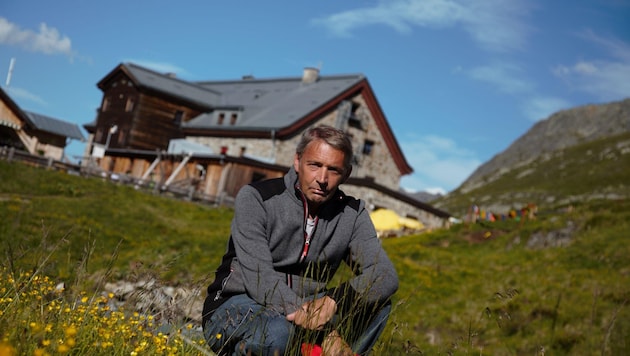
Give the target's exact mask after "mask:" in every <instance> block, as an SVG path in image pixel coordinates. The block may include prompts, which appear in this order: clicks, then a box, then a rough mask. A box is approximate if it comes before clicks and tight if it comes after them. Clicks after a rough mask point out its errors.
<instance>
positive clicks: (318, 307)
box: [287, 296, 337, 330]
mask: <svg viewBox="0 0 630 356" xmlns="http://www.w3.org/2000/svg"><path fill="white" fill-rule="evenodd" d="M336 312H337V303H336V302H335V301H334V300H333V299H332V298H330V297H329V296H324V297H322V298H319V299H315V300H312V301H310V302H306V303H304V304H302V308H301V309H298V310H296V311H295V312H293V313H291V314H289V315H287V320H288V321H292V322H293V323H295V325H298V326H301V327H303V328H304V329H309V330H321V329H322V328H323V327H324V325H326V323H327V322H329V321H330V319H332V317H333V316H334V315H335V313H336Z"/></svg>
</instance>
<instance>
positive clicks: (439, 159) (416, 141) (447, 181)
mask: <svg viewBox="0 0 630 356" xmlns="http://www.w3.org/2000/svg"><path fill="white" fill-rule="evenodd" d="M400 143H401V148H402V150H403V152H404V154H405V157H406V158H407V160H408V161H409V164H410V165H411V166H412V167H413V169H414V173H413V174H412V175H411V176H405V177H403V178H402V180H401V186H402V187H404V188H405V189H408V190H411V191H429V190H431V191H433V192H435V191H439V192H445V191H450V190H452V189H455V188H456V187H457V186H459V185H460V184H461V183H462V182H463V181H464V180H465V179H466V178H468V176H469V175H470V174H471V173H472V172H473V171H474V170H475V168H477V167H478V166H479V165H480V164H481V162H480V160H479V159H478V158H477V157H476V154H475V153H474V152H472V151H470V150H467V149H464V148H461V147H459V146H458V145H457V143H456V142H455V141H453V140H451V139H449V138H445V137H440V136H433V135H427V136H415V135H407V136H405V137H403V139H402V140H401V141H400Z"/></svg>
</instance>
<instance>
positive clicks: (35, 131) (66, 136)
mask: <svg viewBox="0 0 630 356" xmlns="http://www.w3.org/2000/svg"><path fill="white" fill-rule="evenodd" d="M69 140H80V141H84V140H85V138H84V137H83V134H82V133H81V130H80V128H79V126H78V125H76V124H72V123H69V122H66V121H62V120H59V119H55V118H52V117H48V116H45V115H41V114H36V113H33V112H30V111H24V110H22V109H21V108H20V107H19V106H18V105H17V104H16V103H15V102H14V101H13V100H12V99H11V98H10V97H9V95H8V94H7V93H6V92H5V91H4V90H3V89H1V88H0V147H13V148H15V149H18V150H23V151H26V152H28V153H30V154H32V155H38V156H42V157H47V158H52V159H55V160H58V161H62V160H63V159H64V158H65V157H64V149H65V148H66V146H67V145H68V143H69Z"/></svg>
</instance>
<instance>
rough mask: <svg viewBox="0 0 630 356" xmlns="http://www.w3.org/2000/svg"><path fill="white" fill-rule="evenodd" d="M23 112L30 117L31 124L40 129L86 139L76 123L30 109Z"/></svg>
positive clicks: (76, 138) (77, 138)
mask: <svg viewBox="0 0 630 356" xmlns="http://www.w3.org/2000/svg"><path fill="white" fill-rule="evenodd" d="M23 112H24V114H25V115H26V116H27V117H28V119H29V121H30V122H31V124H32V125H33V126H34V127H35V128H36V129H38V130H41V131H46V132H50V133H53V134H57V135H60V136H65V137H68V138H72V139H75V140H81V141H83V140H85V138H84V137H83V134H82V133H81V130H80V129H79V126H78V125H76V124H72V123H69V122H66V121H61V120H58V119H54V118H52V117H48V116H44V115H41V114H36V113H34V112H30V111H25V110H23Z"/></svg>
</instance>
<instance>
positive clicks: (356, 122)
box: [348, 101, 363, 130]
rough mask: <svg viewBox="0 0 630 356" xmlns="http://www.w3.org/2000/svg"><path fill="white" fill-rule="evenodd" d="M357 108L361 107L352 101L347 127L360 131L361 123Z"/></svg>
mask: <svg viewBox="0 0 630 356" xmlns="http://www.w3.org/2000/svg"><path fill="white" fill-rule="evenodd" d="M359 108H361V105H359V104H357V103H355V102H354V101H353V102H352V109H351V110H350V117H349V118H348V126H350V127H354V128H355V129H359V130H362V129H363V123H362V122H361V117H360V115H359Z"/></svg>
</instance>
